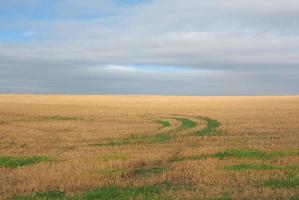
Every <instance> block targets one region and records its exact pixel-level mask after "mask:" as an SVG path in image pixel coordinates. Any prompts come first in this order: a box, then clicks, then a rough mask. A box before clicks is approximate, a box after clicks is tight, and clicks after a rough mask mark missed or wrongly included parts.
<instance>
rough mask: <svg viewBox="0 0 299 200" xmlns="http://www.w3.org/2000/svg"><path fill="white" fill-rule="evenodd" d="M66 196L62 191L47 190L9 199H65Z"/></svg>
mask: <svg viewBox="0 0 299 200" xmlns="http://www.w3.org/2000/svg"><path fill="white" fill-rule="evenodd" d="M67 199H69V198H67V196H66V195H65V193H64V192H59V191H47V192H37V193H35V194H34V195H30V196H25V197H14V198H11V200H67Z"/></svg>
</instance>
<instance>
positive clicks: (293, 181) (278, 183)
mask: <svg viewBox="0 0 299 200" xmlns="http://www.w3.org/2000/svg"><path fill="white" fill-rule="evenodd" d="M264 185H265V186H267V187H270V188H271V189H279V188H287V189H291V188H299V178H298V177H290V178H288V179H270V180H267V181H265V182H264Z"/></svg>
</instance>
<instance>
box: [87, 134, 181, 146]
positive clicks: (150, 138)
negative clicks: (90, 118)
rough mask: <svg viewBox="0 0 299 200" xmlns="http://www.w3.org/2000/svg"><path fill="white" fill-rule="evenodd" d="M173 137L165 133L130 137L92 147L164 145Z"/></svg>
mask: <svg viewBox="0 0 299 200" xmlns="http://www.w3.org/2000/svg"><path fill="white" fill-rule="evenodd" d="M175 138H176V137H175V136H174V135H170V134H167V133H160V134H156V135H132V136H130V137H128V138H123V139H116V140H112V141H108V142H105V143H101V144H94V145H92V146H120V145H129V144H145V143H166V142H169V141H170V140H172V139H175Z"/></svg>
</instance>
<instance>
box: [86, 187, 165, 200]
mask: <svg viewBox="0 0 299 200" xmlns="http://www.w3.org/2000/svg"><path fill="white" fill-rule="evenodd" d="M159 193H160V188H159V187H157V186H147V187H139V188H135V187H125V188H118V187H102V188H100V189H97V190H93V191H91V192H87V193H85V194H84V195H83V197H82V199H84V200H96V199H105V200H133V199H136V200H137V199H144V200H150V199H153V198H154V196H155V195H158V194H159Z"/></svg>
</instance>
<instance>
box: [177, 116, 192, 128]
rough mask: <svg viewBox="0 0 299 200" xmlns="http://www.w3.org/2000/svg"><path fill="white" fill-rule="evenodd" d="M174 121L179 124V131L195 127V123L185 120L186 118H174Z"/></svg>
mask: <svg viewBox="0 0 299 200" xmlns="http://www.w3.org/2000/svg"><path fill="white" fill-rule="evenodd" d="M175 119H176V120H178V121H180V122H181V126H180V129H182V130H184V129H191V128H194V127H196V125H197V123H196V122H194V121H192V120H190V119H187V118H175Z"/></svg>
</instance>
